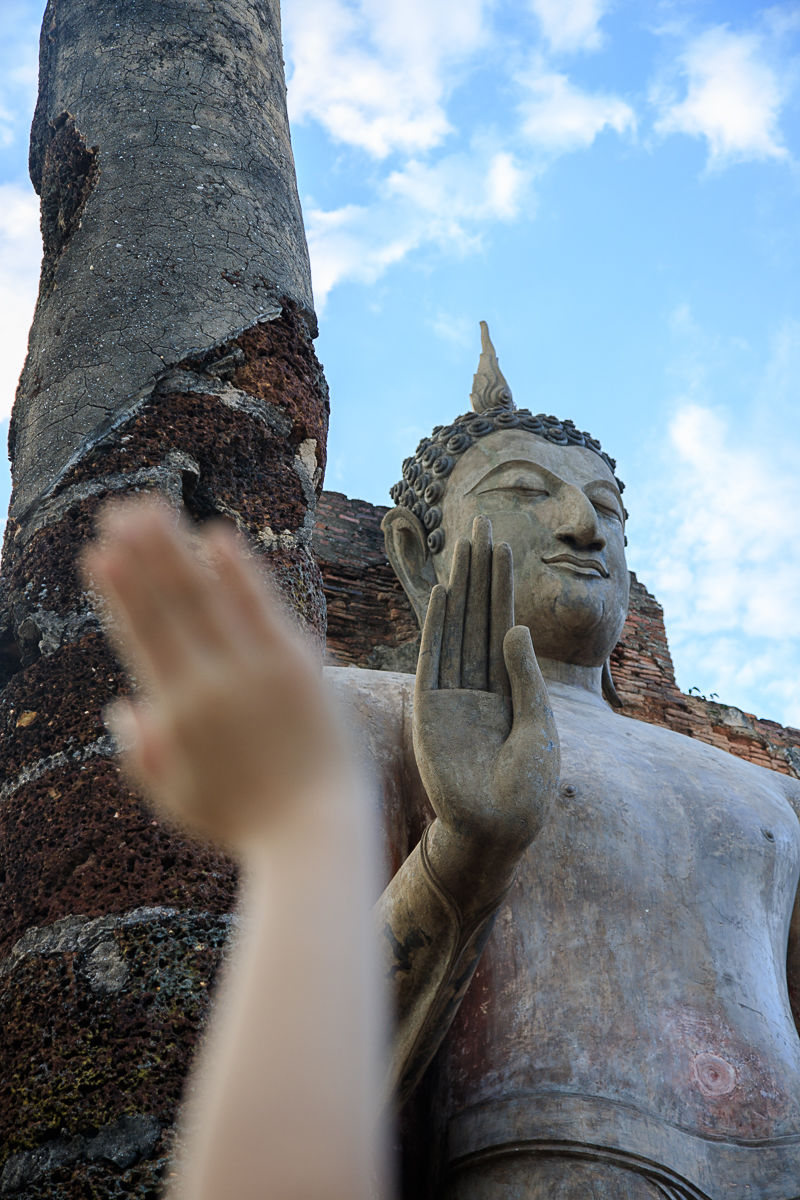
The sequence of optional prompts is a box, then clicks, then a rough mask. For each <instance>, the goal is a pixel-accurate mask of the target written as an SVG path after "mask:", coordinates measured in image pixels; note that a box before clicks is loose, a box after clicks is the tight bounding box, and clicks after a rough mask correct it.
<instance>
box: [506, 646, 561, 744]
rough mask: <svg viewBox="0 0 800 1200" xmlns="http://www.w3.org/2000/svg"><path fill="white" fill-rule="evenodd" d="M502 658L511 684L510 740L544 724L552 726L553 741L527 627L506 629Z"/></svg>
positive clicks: (547, 702)
mask: <svg viewBox="0 0 800 1200" xmlns="http://www.w3.org/2000/svg"><path fill="white" fill-rule="evenodd" d="M503 655H504V657H505V663H506V668H507V670H508V678H509V682H510V684H511V709H512V726H511V733H510V735H509V738H510V739H511V738H514V737H516V736H518V735H519V734H521V733H523V734H524V733H527V732H529V731H530V730H531V729H537V730H538V729H541V728H542V727H543V726H547V725H549V726H552V730H553V737H554V738H556V732H555V723H554V721H553V714H552V711H551V709H550V700H549V697H548V694H547V688H546V686H545V682H544V679H543V678H542V672H541V670H540V669H539V664H538V662H537V661H536V654H535V652H534V649H533V642H532V641H531V633H530V630H529V629H528V627H527V626H526V625H515V626H514V627H513V629H509V631H508V633H507V634H506V636H505V639H504V641H503ZM556 744H557V742H556Z"/></svg>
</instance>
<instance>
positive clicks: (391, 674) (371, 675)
mask: <svg viewBox="0 0 800 1200" xmlns="http://www.w3.org/2000/svg"><path fill="white" fill-rule="evenodd" d="M325 678H326V680H327V682H328V685H329V687H331V688H332V689H333V692H334V694H335V696H336V697H337V699H338V700H339V702H340V703H341V704H342V705H343V707H344V708H345V710H346V711H347V712H348V713H349V714H350V715H351V717H352V718H353V719H354V720H355V721H356V722H357V724H358V725H360V726H362V727H363V728H366V729H369V730H371V731H372V733H373V736H375V735H376V734H379V733H380V732H381V731H383V732H384V733H385V734H386V736H397V735H401V736H402V734H403V731H404V730H406V729H410V726H411V714H412V706H413V700H414V676H413V675H403V674H400V673H399V672H397V671H370V670H367V669H365V668H363V667H326V668H325Z"/></svg>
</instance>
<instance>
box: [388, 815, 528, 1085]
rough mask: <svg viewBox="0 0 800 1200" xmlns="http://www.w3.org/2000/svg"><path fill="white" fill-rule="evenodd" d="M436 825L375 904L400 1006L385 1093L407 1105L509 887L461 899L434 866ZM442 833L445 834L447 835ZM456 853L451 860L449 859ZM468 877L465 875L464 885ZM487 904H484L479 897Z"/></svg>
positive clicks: (397, 1006)
mask: <svg viewBox="0 0 800 1200" xmlns="http://www.w3.org/2000/svg"><path fill="white" fill-rule="evenodd" d="M437 833H439V835H440V840H441V841H442V842H446V840H447V836H446V831H445V830H443V828H442V826H441V823H440V822H439V821H438V820H437V821H434V822H433V824H432V825H430V826H429V827H428V828H427V829H426V830H425V833H424V834H423V836H422V838H421V840H420V842H419V844H418V845H417V847H416V848H415V849H414V851H413V852H412V853H411V854H410V855H409V857H408V858H407V859H406V861H405V862H404V863H403V866H402V867H401V868H400V870H399V871H398V872H397V874H396V875H395V877H394V879H392V881H391V883H390V884H389V886H388V887H387V888H386V891H385V892H384V893H383V895H382V896H381V898H380V901H379V902H378V905H377V919H378V927H379V933H380V935H381V942H382V950H383V955H384V963H385V969H386V975H387V978H388V980H389V983H390V987H391V990H392V993H393V999H394V1005H395V1032H394V1037H393V1041H392V1053H391V1062H390V1069H389V1079H388V1082H387V1094H389V1095H392V1096H394V1095H396V1096H397V1098H398V1100H399V1102H400V1103H402V1102H403V1101H404V1100H405V1099H406V1098H407V1097H408V1096H409V1095H410V1094H411V1092H412V1091H413V1090H414V1088H415V1087H416V1085H417V1083H418V1082H419V1080H420V1078H421V1077H422V1074H423V1073H424V1071H425V1069H426V1067H427V1066H428V1064H429V1063H430V1061H431V1059H432V1058H433V1056H434V1054H435V1053H436V1050H437V1049H438V1047H439V1044H440V1042H441V1040H442V1038H443V1037H444V1035H445V1034H446V1033H447V1030H448V1029H449V1027H450V1024H451V1022H452V1020H453V1017H454V1016H455V1014H456V1012H457V1011H458V1006H459V1004H460V1003H461V1000H462V999H463V996H464V993H465V992H466V990H467V987H468V985H469V982H470V980H471V979H472V975H473V973H474V971H475V967H476V966H477V964H478V960H479V958H480V956H481V952H482V950H483V947H484V945H485V944H486V939H487V938H488V936H489V933H490V932H491V928H492V923H493V921H494V917H495V914H496V912H497V910H498V908H499V906H500V903H501V901H502V899H503V896H504V895H505V894H506V892H507V890H508V884H509V883H510V882H511V880H513V869H512V871H511V873H510V877H509V875H508V874H506V880H505V886H503V882H502V881H500V880H498V883H499V884H500V886H499V887H496V888H495V889H494V894H492V895H486V896H481V895H480V891H479V889H478V888H474V889H472V894H471V896H470V897H469V899H466V898H465V899H464V901H463V902H459V900H458V899H457V898H456V896H455V895H454V894H453V893H452V892H451V891H450V890H449V889H448V888H447V887H446V886H445V884H444V881H443V880H442V879H441V877H440V876H439V875H438V873H437V871H436V869H435V867H434V865H433V863H432V861H431V845H432V844H434V845H435V843H436V835H437ZM442 835H444V836H443V837H442ZM456 858H457V855H455V854H454V855H453V856H452V859H451V861H452V860H454V859H456ZM468 879H469V873H468V872H467V873H466V874H465V876H464V882H467V881H468ZM481 899H483V901H484V902H483V904H481V903H480V900H481Z"/></svg>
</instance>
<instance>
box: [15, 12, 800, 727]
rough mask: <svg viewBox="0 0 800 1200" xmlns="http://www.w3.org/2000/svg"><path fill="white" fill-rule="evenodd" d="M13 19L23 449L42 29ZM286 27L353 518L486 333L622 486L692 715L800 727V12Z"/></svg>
mask: <svg viewBox="0 0 800 1200" xmlns="http://www.w3.org/2000/svg"><path fill="white" fill-rule="evenodd" d="M0 3H2V8H3V24H4V28H5V30H6V39H5V43H4V45H3V47H2V48H1V49H0V306H2V309H3V322H2V329H1V330H0V420H2V419H7V416H8V412H9V409H10V403H11V398H12V396H13V390H14V386H15V383H16V377H17V375H18V373H19V369H20V367H21V362H22V357H23V354H24V348H25V338H26V334H27V327H28V325H29V322H30V315H31V312H32V309H33V302H34V299H35V292H36V281H37V272H38V258H39V243H38V225H37V206H36V202H35V197H34V196H33V193H32V191H31V189H30V185H29V183H28V180H27V175H26V154H27V133H28V126H29V122H30V116H31V113H32V109H33V103H34V99H35V83H36V45H37V39H38V22H39V19H40V16H41V10H42V7H43V5H42V4H41V3H39V2H34V0H0ZM283 23H284V41H285V55H286V62H287V75H288V82H289V107H290V116H291V119H292V129H293V141H294V147H295V156H296V160H297V170H298V179H299V186H300V192H301V198H302V200H303V207H304V212H305V219H306V226H307V231H308V236H309V243H310V248H311V257H312V269H313V277H314V288H315V294H316V297H317V307H318V310H319V315H320V327H321V333H320V338H319V340H318V343H317V348H318V353H319V355H320V358H321V359H322V361H323V363H324V365H325V369H326V374H327V377H328V382H329V384H330V387H331V395H332V406H333V419H332V426H331V436H330V444H329V454H330V459H329V468H328V474H327V479H326V486H327V487H329V488H334V489H338V490H340V491H344V492H346V493H347V494H348V495H350V496H359V497H363V498H366V499H368V500H371V501H373V502H375V503H388V502H389V501H388V489H389V487H390V486H391V485H392V483H394V482H395V480H396V479H397V478H398V474H399V467H400V463H401V461H402V459H403V458H404V457H405V455H407V454H409V453H411V451H412V450H413V449H414V447H415V445H416V442H417V440H418V439H419V438H420V437H421V436H423V435H424V434H425V433H427V432H429V430H430V428H431V427H432V426H433V425H435V424H440V423H446V422H448V421H449V420H451V419H452V418H453V417H454V416H455V415H456V414H457V413H459V412H462V411H464V409H465V408H466V407H467V404H468V396H469V391H470V386H471V381H472V374H473V372H474V370H475V365H476V361H477V353H478V346H479V336H478V321H479V320H480V319H481V318H484V319H486V320H488V322H489V325H490V328H491V331H492V335H493V338H494V341H495V345H496V347H497V350H498V354H499V356H500V361H501V364H502V367H503V370H504V372H505V375H506V377H507V379H508V381H509V384H510V385H511V388H512V391H513V393H514V396H515V399H516V400H517V403H519V404H520V405H525V406H527V407H530V408H531V409H533V411H534V412H538V411H545V412H548V413H549V412H553V413H556V414H557V415H559V416H568V417H571V418H572V419H573V420H574V421H575V422H576V424H577V425H578V426H579V427H580V428H583V429H587V430H589V431H590V432H591V433H592V434H593V435H594V436H596V437H599V438H600V439H601V441H602V443H603V446H604V448H606V449H608V450H609V452H610V453H611V454H613V455H614V456H615V457H616V458H617V459H618V463H619V474H620V475H621V476H622V478H623V479H625V480H626V481H627V484H628V490H627V491H626V501H627V505H628V508H629V510H630V513H631V520H630V524H629V530H628V532H629V542H630V545H629V558H630V564H631V566H632V567H633V568H634V569H635V570H636V571H637V573H638V575H639V577H640V579H641V580H642V581H643V582H644V583H645V584H646V586H647V587H649V588H650V590H651V591H653V592H654V593H655V594H656V596H657V597H658V599H659V600H660V601H661V603H662V604H663V605H664V608H665V611H666V618H667V630H668V633H669V638H670V644H671V648H672V652H673V656H674V658H675V662H676V667H677V674H678V681H679V683H680V685H681V686H682V687H683V688H684V689H688V688H690V687H692V686H695V687H697V688H699V689H700V691H701V692H703V693H705V694H706V695H710V694H711V693H712V692H716V693H718V694H719V696H720V698H721V699H722V700H724V701H725V702H727V703H730V704H735V705H738V706H739V707H741V708H743V709H745V710H747V711H750V712H755V713H757V714H758V715H760V716H767V717H772V718H773V719H776V720H780V721H782V722H786V723H791V724H794V725H798V726H800V632H799V630H798V611H800V552H798V536H797V530H798V525H799V524H800V469H799V468H800V420H799V418H800V287H799V286H798V278H799V277H800V222H798V219H797V213H798V201H800V119H799V118H800V4H797V3H779V4H774V5H768V6H764V7H761V6H759V5H757V4H753V3H736V2H735V0H727V2H725V3H721V2H717V0H685V2H684V0H664V2H661V3H659V2H658V0H650V2H649V3H644V2H637V0H617V2H616V3H614V2H611V0H573V2H572V3H570V0H435V2H431V0H284V3H283ZM8 31H10V36H9V33H8ZM6 478H7V476H5V477H4V480H3V482H2V483H0V505H2V508H3V510H4V509H5V506H6V503H7V486H8V485H7V482H5V480H6Z"/></svg>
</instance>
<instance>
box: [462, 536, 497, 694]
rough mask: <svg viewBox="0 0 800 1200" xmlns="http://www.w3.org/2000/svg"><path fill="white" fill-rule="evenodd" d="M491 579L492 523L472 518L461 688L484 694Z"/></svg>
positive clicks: (486, 685) (486, 671)
mask: <svg viewBox="0 0 800 1200" xmlns="http://www.w3.org/2000/svg"><path fill="white" fill-rule="evenodd" d="M491 576H492V523H491V521H490V520H489V519H488V517H483V516H480V517H476V518H475V520H474V521H473V523H472V555H471V558H470V570H469V587H468V589H467V608H466V613H465V615H464V644H463V647H462V651H461V686H462V687H465V688H473V689H475V690H476V691H479V692H485V691H486V690H487V687H488V683H489V670H488V667H489V663H488V657H489V601H490V595H491Z"/></svg>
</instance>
